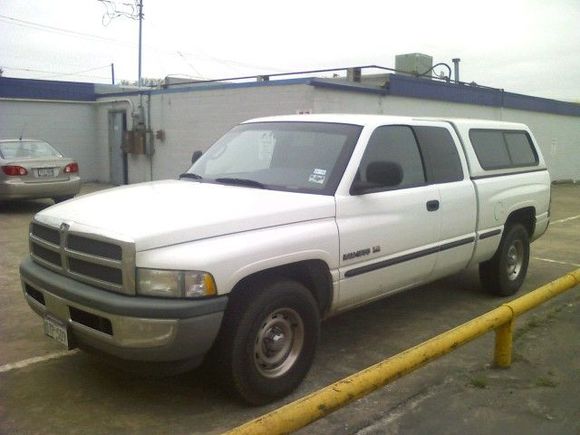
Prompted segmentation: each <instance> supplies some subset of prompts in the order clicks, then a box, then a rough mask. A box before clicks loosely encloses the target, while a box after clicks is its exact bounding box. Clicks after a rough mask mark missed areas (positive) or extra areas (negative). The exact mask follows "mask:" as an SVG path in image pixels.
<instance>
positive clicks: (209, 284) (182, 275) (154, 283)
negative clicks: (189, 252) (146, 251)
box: [137, 269, 217, 298]
mask: <svg viewBox="0 0 580 435" xmlns="http://www.w3.org/2000/svg"><path fill="white" fill-rule="evenodd" d="M137 293H138V294H140V295H144V296H158V297H164V298H197V297H202V296H214V295H216V294H217V288H216V285H215V281H214V279H213V276H211V274H209V273H207V272H200V271H197V270H188V271H184V270H159V269H137Z"/></svg>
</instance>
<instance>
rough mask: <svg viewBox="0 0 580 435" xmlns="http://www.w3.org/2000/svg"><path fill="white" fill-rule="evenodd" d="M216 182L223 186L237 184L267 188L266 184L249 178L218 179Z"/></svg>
mask: <svg viewBox="0 0 580 435" xmlns="http://www.w3.org/2000/svg"><path fill="white" fill-rule="evenodd" d="M215 181H217V182H218V183H223V184H235V185H238V186H248V187H257V188H259V189H265V188H266V185H265V184H262V183H260V182H259V181H256V180H250V179H248V178H216V179H215Z"/></svg>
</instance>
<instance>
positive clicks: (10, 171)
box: [2, 165, 28, 177]
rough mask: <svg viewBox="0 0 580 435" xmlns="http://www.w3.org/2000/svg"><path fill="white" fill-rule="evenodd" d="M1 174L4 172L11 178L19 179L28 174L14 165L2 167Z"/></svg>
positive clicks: (24, 169) (20, 167)
mask: <svg viewBox="0 0 580 435" xmlns="http://www.w3.org/2000/svg"><path fill="white" fill-rule="evenodd" d="M2 172H4V173H5V174H6V175H9V176H11V177H20V176H23V175H26V174H28V171H27V170H26V168H23V167H22V166H14V165H8V166H2Z"/></svg>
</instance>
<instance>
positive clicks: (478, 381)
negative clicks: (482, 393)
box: [469, 376, 488, 389]
mask: <svg viewBox="0 0 580 435" xmlns="http://www.w3.org/2000/svg"><path fill="white" fill-rule="evenodd" d="M487 384H488V381H487V378H485V377H483V376H480V377H477V378H471V380H470V381H469V385H471V386H472V387H474V388H479V389H483V388H486V387H487Z"/></svg>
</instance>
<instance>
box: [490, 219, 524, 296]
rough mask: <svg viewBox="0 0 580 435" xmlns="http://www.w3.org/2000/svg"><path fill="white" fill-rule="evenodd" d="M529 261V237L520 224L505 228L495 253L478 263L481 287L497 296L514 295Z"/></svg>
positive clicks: (520, 284) (521, 281)
mask: <svg viewBox="0 0 580 435" xmlns="http://www.w3.org/2000/svg"><path fill="white" fill-rule="evenodd" d="M529 261H530V237H529V235H528V232H527V230H526V229H525V227H524V226H523V225H521V224H514V225H511V226H509V227H507V229H506V230H505V232H504V234H503V236H502V239H501V242H500V245H499V247H498V248H497V251H496V253H495V255H494V256H493V257H492V258H491V259H490V260H488V261H486V262H483V263H481V264H480V265H479V278H480V281H481V284H482V285H483V287H484V288H485V289H486V290H488V291H489V292H491V293H493V294H496V295H498V296H511V295H514V294H515V293H516V292H517V291H518V290H519V289H520V287H521V286H522V284H523V282H524V279H525V278H526V273H527V271H528V264H529Z"/></svg>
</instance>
